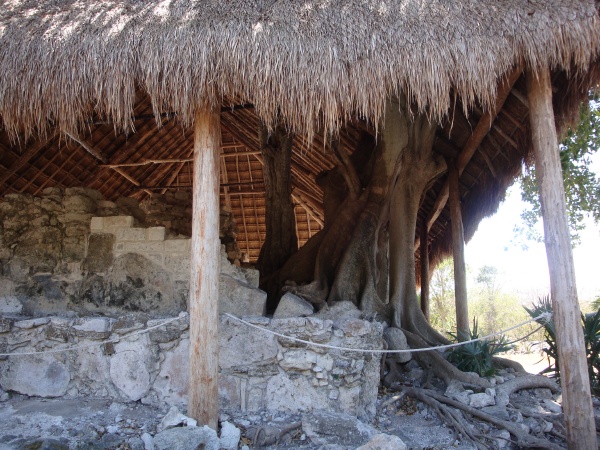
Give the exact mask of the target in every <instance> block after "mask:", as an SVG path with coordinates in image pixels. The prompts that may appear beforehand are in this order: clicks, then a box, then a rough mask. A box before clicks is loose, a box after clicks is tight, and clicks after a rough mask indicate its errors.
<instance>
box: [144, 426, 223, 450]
mask: <svg viewBox="0 0 600 450" xmlns="http://www.w3.org/2000/svg"><path fill="white" fill-rule="evenodd" d="M219 444H220V443H219V438H218V437H217V432H216V431H215V430H213V429H212V428H209V427H207V426H206V425H205V426H203V427H185V428H181V427H179V428H170V429H168V430H164V431H161V432H160V433H157V434H156V436H154V448H155V450H196V449H199V448H203V449H205V450H219Z"/></svg>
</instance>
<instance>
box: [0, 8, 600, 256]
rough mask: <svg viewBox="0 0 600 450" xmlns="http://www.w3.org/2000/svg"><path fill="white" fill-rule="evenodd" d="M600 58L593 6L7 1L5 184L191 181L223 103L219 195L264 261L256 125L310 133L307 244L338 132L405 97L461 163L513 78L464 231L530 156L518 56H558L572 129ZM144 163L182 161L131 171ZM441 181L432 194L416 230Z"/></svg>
mask: <svg viewBox="0 0 600 450" xmlns="http://www.w3.org/2000/svg"><path fill="white" fill-rule="evenodd" d="M599 56H600V15H599V12H598V6H597V2H595V1H593V0H587V1H586V0H571V1H569V2H565V1H564V0H563V1H561V0H547V1H541V0H539V1H533V0H532V1H528V2H525V1H523V0H496V1H494V0H490V1H480V0H454V1H451V0H404V1H400V0H397V1H380V0H378V1H374V0H372V1H361V0H353V1H352V0H345V1H342V0H318V1H302V2H296V1H279V2H277V1H260V0H255V1H250V0H248V1H223V0H221V1H219V2H217V1H212V0H209V1H183V0H172V1H169V0H164V1H139V0H122V1H117V0H112V1H111V0H106V1H74V0H70V1H67V0H53V1H34V0H30V1H25V0H23V1H19V0H4V1H1V0H0V181H2V183H0V196H3V195H5V194H7V193H11V192H28V193H32V194H35V193H37V194H39V193H40V192H41V191H42V190H43V189H44V188H45V187H48V186H53V185H58V186H64V187H68V186H81V185H84V186H90V187H94V188H97V189H99V190H100V191H101V192H102V193H103V194H104V196H105V197H106V198H108V199H112V200H114V199H116V198H117V197H119V196H126V195H134V196H135V197H137V198H140V199H141V198H143V197H144V196H147V195H148V193H150V192H157V191H160V192H164V190H165V189H169V190H175V189H189V186H190V183H191V164H190V163H189V161H186V160H187V159H189V158H190V156H191V150H192V133H191V131H189V130H188V129H187V127H188V126H189V125H190V124H191V122H192V119H193V117H194V112H195V110H196V109H197V108H198V107H204V105H205V104H206V103H207V102H208V103H210V104H211V105H212V107H213V108H222V114H221V121H222V126H223V135H222V140H223V151H222V178H221V181H222V184H223V185H227V186H222V188H221V203H222V205H225V204H227V203H228V204H229V205H230V206H231V208H232V210H233V213H234V215H235V217H236V220H237V223H238V227H239V228H240V234H239V235H238V239H239V240H240V246H241V248H242V251H245V252H247V253H249V255H250V258H251V259H255V258H256V257H257V256H258V250H259V249H260V245H261V244H262V242H264V232H265V225H264V186H263V185H262V184H261V183H262V180H263V178H262V168H261V164H260V160H259V157H258V156H257V154H256V153H257V150H258V139H257V124H258V121H259V120H263V121H266V122H268V123H269V122H271V123H272V122H273V121H275V120H283V121H284V122H286V123H287V125H288V126H289V127H291V128H294V129H295V130H296V131H298V132H299V134H298V135H297V137H296V139H295V143H294V153H293V167H292V176H293V184H294V202H295V203H296V205H297V206H296V215H297V229H298V234H299V238H300V239H299V240H300V242H301V243H303V242H305V241H306V239H308V238H309V237H310V236H311V235H313V234H314V233H315V232H317V231H318V230H319V229H320V228H321V225H320V224H321V223H322V221H323V211H322V204H321V203H322V195H323V193H322V190H321V188H320V187H319V186H318V185H317V183H316V182H315V178H316V176H317V174H318V173H319V172H320V171H321V170H323V169H329V168H331V167H332V166H333V164H334V162H335V161H334V158H333V156H332V155H331V154H329V153H328V152H327V151H325V150H324V148H325V145H324V141H326V140H327V139H326V137H325V136H326V134H327V132H329V131H338V130H339V131H340V139H341V142H340V143H341V148H343V149H345V150H346V151H348V152H350V151H352V149H353V148H354V147H353V146H354V145H355V143H356V142H357V140H358V139H359V137H360V133H361V132H363V131H364V130H365V129H366V130H367V131H368V132H371V133H374V132H375V131H376V127H377V124H378V123H379V119H380V117H381V115H382V113H383V105H384V103H385V99H386V98H387V97H388V96H389V95H392V94H395V93H398V92H400V91H402V92H404V93H406V94H408V95H409V97H410V98H412V100H413V101H414V103H415V105H416V106H417V107H418V108H420V110H422V111H426V112H428V113H429V114H431V115H432V116H433V117H435V118H436V119H438V120H439V123H440V126H439V129H438V133H437V138H436V141H435V144H434V150H435V151H437V152H438V153H440V154H443V155H444V156H446V157H448V158H451V159H452V158H456V157H457V156H458V155H459V154H460V153H461V150H462V149H463V147H464V146H465V143H466V142H467V141H468V140H469V137H470V136H471V134H472V133H473V130H474V129H475V128H476V127H477V125H478V123H480V122H482V123H483V124H484V125H486V126H487V124H488V123H489V120H488V121H487V122H486V121H485V118H486V116H485V113H486V111H488V110H490V109H493V107H494V105H495V104H496V102H497V101H498V98H499V94H501V93H500V92H499V90H501V87H502V86H503V82H504V81H505V80H506V79H508V78H509V76H510V74H513V75H514V74H515V73H516V78H515V79H516V81H515V79H513V84H511V85H509V86H508V91H507V92H504V94H506V95H508V97H507V98H506V101H505V102H504V103H503V106H502V108H501V109H500V111H498V114H497V116H496V115H495V119H494V120H493V124H492V127H491V128H489V126H487V127H486V133H487V134H486V136H485V138H484V139H482V141H481V142H480V143H479V144H478V146H477V151H476V152H475V154H474V156H473V157H472V158H471V160H470V161H469V162H468V164H467V165H466V167H465V168H464V172H463V175H462V176H461V196H462V201H463V213H464V219H465V233H466V236H467V238H468V237H470V236H472V234H473V233H474V231H475V229H476V227H477V224H478V223H479V221H480V220H481V218H482V217H484V216H486V215H489V214H491V213H493V212H494V211H495V209H496V208H497V206H498V203H499V201H500V200H501V199H502V198H503V196H504V192H505V189H506V187H507V185H508V184H510V183H511V182H512V180H513V179H514V177H515V176H516V174H518V173H519V171H520V168H521V164H522V161H523V160H525V159H527V157H528V152H529V141H528V139H529V138H528V135H529V128H528V127H529V125H528V105H527V100H526V90H525V85H524V80H523V77H522V76H520V77H519V72H518V71H516V72H515V67H528V66H534V67H536V66H544V65H549V66H551V67H552V69H553V82H554V86H555V93H554V97H555V98H554V100H555V106H556V108H557V109H556V110H557V112H558V119H559V121H560V124H562V123H563V121H564V120H565V119H566V118H568V116H569V113H570V111H572V110H573V105H576V104H577V102H579V101H580V100H581V98H582V96H583V95H585V93H586V91H587V89H588V87H589V86H590V85H592V84H594V83H596V82H597V80H598V79H600V69H599V67H600V64H599V63H598V61H599V60H600V57H599ZM232 105H235V108H231V106H232ZM157 122H158V123H160V124H161V126H162V128H157V126H156V125H157ZM311 132H314V133H311ZM69 135H71V136H76V137H77V139H73V138H71V137H69ZM307 136H309V137H307ZM15 138H16V139H15ZM90 150H91V151H90ZM151 159H152V160H171V162H165V163H163V164H148V165H137V166H131V165H130V166H123V165H122V164H129V163H139V162H142V161H145V160H151ZM107 163H108V164H109V165H115V164H116V165H121V166H120V167H107V166H106V164H107ZM445 182H446V180H445V177H442V178H440V179H439V180H438V181H437V182H436V183H435V185H434V186H432V188H431V189H430V191H429V192H428V193H427V195H426V197H425V198H424V200H423V203H422V205H421V210H420V212H419V219H420V221H419V224H418V226H419V227H421V226H422V223H423V222H424V221H426V220H427V219H428V218H430V217H431V214H432V211H433V210H435V207H436V202H438V200H439V198H440V192H442V191H443V188H444V183H445ZM448 224H449V213H448V210H447V207H446V208H444V209H442V210H441V211H440V212H439V216H438V217H437V218H436V220H435V221H434V222H433V223H432V226H431V232H430V241H431V243H432V252H433V256H434V258H436V257H439V256H440V255H442V254H444V253H447V251H448V249H449V246H448V244H449V234H448V233H449V227H448ZM418 235H419V231H418V230H417V236H418Z"/></svg>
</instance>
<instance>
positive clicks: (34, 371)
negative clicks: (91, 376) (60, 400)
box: [0, 355, 71, 397]
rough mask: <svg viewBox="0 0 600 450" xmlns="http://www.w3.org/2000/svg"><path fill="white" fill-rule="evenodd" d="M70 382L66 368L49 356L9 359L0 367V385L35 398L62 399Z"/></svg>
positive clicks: (69, 375)
mask: <svg viewBox="0 0 600 450" xmlns="http://www.w3.org/2000/svg"><path fill="white" fill-rule="evenodd" d="M70 381H71V374H70V373H69V370H68V369H67V366H66V365H65V364H63V363H62V362H60V361H58V360H56V359H55V357H54V356H51V355H33V356H20V357H14V358H10V359H9V360H7V361H6V362H4V363H3V364H2V365H0V385H2V388H3V389H4V390H7V391H16V392H18V393H20V394H25V395H29V396H37V397H62V396H63V395H65V394H66V392H67V389H68V387H69V382H70Z"/></svg>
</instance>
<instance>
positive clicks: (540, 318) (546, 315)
mask: <svg viewBox="0 0 600 450" xmlns="http://www.w3.org/2000/svg"><path fill="white" fill-rule="evenodd" d="M224 315H225V316H227V317H229V318H230V319H234V320H236V321H238V322H240V323H243V324H244V325H247V326H249V327H251V328H256V329H257V330H260V331H264V332H265V333H270V334H273V335H275V336H278V337H280V338H283V339H287V340H290V341H293V342H299V343H302V344H307V345H310V346H313V347H320V348H328V349H331V350H341V351H345V352H356V353H378V354H390V353H415V352H428V351H431V350H438V351H439V350H447V349H449V348H454V347H460V346H461V345H466V344H470V343H472V342H477V341H486V340H488V339H491V338H493V337H495V336H499V335H501V334H505V333H508V332H509V331H512V330H514V329H517V328H520V327H522V326H524V325H527V324H528V323H531V322H538V323H540V322H541V323H548V322H550V320H551V319H552V313H550V312H545V313H542V314H540V315H539V316H537V317H533V318H531V319H529V320H526V321H524V322H521V323H518V324H517V325H514V326H512V327H510V328H506V329H504V330H501V331H496V332H495V333H492V334H488V335H487V336H483V337H479V338H476V339H470V340H468V341H462V342H457V343H455V344H447V345H439V346H436V347H426V348H415V349H406V350H380V349H361V348H349V347H338V346H336V345H328V344H319V343H317V342H312V341H306V340H304V339H299V338H295V337H291V336H287V335H285V334H282V333H278V332H276V331H272V330H268V329H266V328H263V327H260V326H258V325H254V324H252V323H250V322H247V321H245V320H244V319H240V318H239V317H236V316H234V315H231V314H229V313H225V314H224ZM187 317H188V314H185V313H182V314H180V315H179V316H178V317H174V318H172V319H168V320H165V321H164V322H161V323H159V324H158V325H154V326H151V327H149V328H146V329H144V330H139V331H134V332H133V333H130V334H126V335H125V336H119V337H117V338H113V339H107V340H105V341H101V342H95V343H91V344H82V345H76V346H74V347H67V348H57V349H51V350H44V351H41V352H14V353H0V357H6V356H28V355H42V354H46V353H62V352H70V351H74V350H82V349H86V348H91V347H98V346H100V345H105V344H111V343H117V342H119V341H121V340H124V339H129V338H131V337H134V336H139V335H141V334H144V333H148V332H150V331H152V330H155V329H157V328H160V327H162V326H165V325H168V324H170V323H173V322H176V321H178V320H180V319H183V318H187ZM530 334H531V333H529V334H528V335H527V336H529V335H530ZM527 336H524V337H522V338H519V339H516V340H515V341H514V342H518V341H520V340H523V339H524V338H525V337H527Z"/></svg>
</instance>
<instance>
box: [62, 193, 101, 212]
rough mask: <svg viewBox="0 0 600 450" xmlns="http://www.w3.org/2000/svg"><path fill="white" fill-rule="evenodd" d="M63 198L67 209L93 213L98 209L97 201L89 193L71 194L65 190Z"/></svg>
mask: <svg viewBox="0 0 600 450" xmlns="http://www.w3.org/2000/svg"><path fill="white" fill-rule="evenodd" d="M67 191H68V189H67ZM65 194H66V195H65V197H64V199H63V206H64V208H65V211H73V212H81V213H93V212H95V211H96V208H97V206H96V201H95V200H94V199H92V198H90V197H88V196H87V195H82V194H75V195H70V194H68V193H67V192H65Z"/></svg>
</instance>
